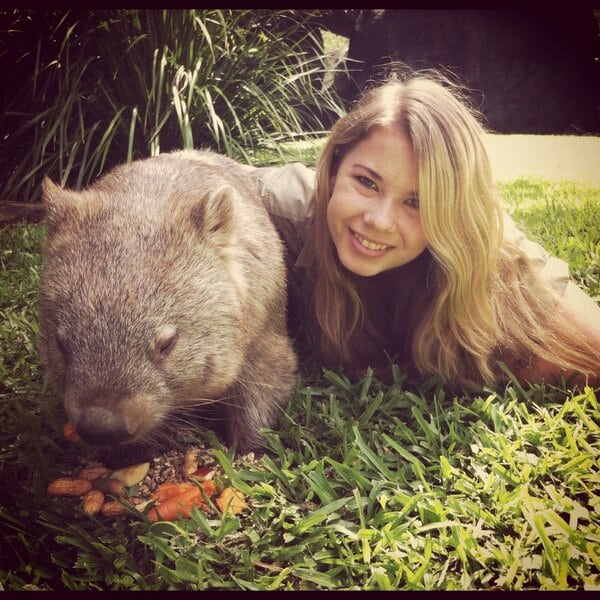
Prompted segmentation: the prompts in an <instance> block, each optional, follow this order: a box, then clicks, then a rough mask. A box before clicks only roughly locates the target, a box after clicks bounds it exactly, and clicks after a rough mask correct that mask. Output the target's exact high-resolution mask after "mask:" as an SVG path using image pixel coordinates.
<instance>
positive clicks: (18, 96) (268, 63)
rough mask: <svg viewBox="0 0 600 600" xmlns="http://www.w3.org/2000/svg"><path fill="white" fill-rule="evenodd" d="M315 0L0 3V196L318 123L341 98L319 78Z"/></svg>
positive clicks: (265, 141)
mask: <svg viewBox="0 0 600 600" xmlns="http://www.w3.org/2000/svg"><path fill="white" fill-rule="evenodd" d="M315 12H316V11H296V10H276V11H273V10H267V9H256V10H255V9H252V10H232V9H205V10H191V9H190V10H187V9H186V10H167V9H164V10H140V9H135V10H134V9H131V10H85V11H84V10H71V11H61V10H57V9H46V10H33V11H31V10H30V11H20V10H16V9H15V10H12V11H11V10H4V11H2V12H1V13H0V17H1V18H2V21H3V24H4V26H3V27H2V29H1V30H0V36H2V38H3V41H5V42H6V47H7V48H8V49H7V50H6V51H5V52H4V53H3V54H0V61H1V64H2V65H3V66H5V67H6V77H7V78H8V80H9V82H10V83H11V86H9V87H10V90H11V91H10V94H9V93H7V92H6V91H5V92H4V102H5V106H6V110H5V112H4V114H3V115H2V116H1V117H0V129H1V130H2V131H3V133H4V135H3V138H2V140H1V141H0V144H1V145H0V151H1V153H2V156H3V157H4V158H3V166H2V168H1V169H0V193H1V195H2V198H3V199H5V200H6V199H8V200H29V199H35V198H37V196H38V195H39V185H40V182H41V179H42V176H43V175H49V176H51V177H52V178H54V179H55V180H58V181H60V183H61V184H69V185H72V186H82V185H85V184H87V183H88V182H89V181H90V180H91V179H93V178H94V177H96V176H98V175H99V174H100V173H101V172H102V171H103V170H105V169H106V168H108V167H110V166H113V165H115V164H117V163H120V162H123V161H125V160H132V159H135V158H140V157H143V156H149V155H156V154H158V153H159V152H165V151H169V150H173V149H175V148H192V147H196V148H199V147H210V148H212V149H214V150H217V151H220V152H225V153H227V154H229V155H231V156H234V157H238V158H240V157H244V158H248V157H249V155H248V150H249V149H250V150H251V149H253V148H255V147H257V146H260V145H261V144H262V145H267V146H268V145H271V146H272V145H273V144H276V143H277V142H281V141H285V140H289V139H296V138H299V137H304V136H305V134H304V132H305V131H309V132H312V133H313V134H314V133H322V132H323V131H324V130H325V129H328V128H329V126H330V125H331V123H332V121H333V120H334V119H335V117H336V116H339V115H340V114H341V111H342V108H341V106H340V104H339V103H338V101H337V97H336V95H335V92H334V91H333V88H332V87H331V86H328V87H327V86H324V85H322V79H323V76H324V74H325V72H326V71H327V70H329V71H330V70H331V69H330V68H329V67H327V65H326V56H325V54H324V52H323V44H322V40H321V37H320V34H319V31H318V29H317V28H316V26H315V25H314V16H315Z"/></svg>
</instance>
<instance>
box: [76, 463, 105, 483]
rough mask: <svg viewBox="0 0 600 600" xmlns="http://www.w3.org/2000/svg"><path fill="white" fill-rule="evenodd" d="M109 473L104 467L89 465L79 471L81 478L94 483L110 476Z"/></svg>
mask: <svg viewBox="0 0 600 600" xmlns="http://www.w3.org/2000/svg"><path fill="white" fill-rule="evenodd" d="M108 473H110V471H109V469H107V468H106V467H105V466H104V465H89V466H87V467H84V468H83V469H81V471H79V478H80V479H87V480H89V481H94V480H96V479H100V477H104V476H105V475H108Z"/></svg>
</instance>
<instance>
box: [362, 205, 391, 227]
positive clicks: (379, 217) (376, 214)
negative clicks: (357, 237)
mask: <svg viewBox="0 0 600 600" xmlns="http://www.w3.org/2000/svg"><path fill="white" fill-rule="evenodd" d="M363 220H364V222H365V223H366V224H367V225H368V226H369V227H373V229H377V230H379V231H394V230H395V229H396V215H395V213H394V211H393V209H392V207H391V206H390V204H389V203H387V202H382V203H380V204H378V205H377V206H373V207H371V208H369V209H368V210H366V211H365V212H364V214H363Z"/></svg>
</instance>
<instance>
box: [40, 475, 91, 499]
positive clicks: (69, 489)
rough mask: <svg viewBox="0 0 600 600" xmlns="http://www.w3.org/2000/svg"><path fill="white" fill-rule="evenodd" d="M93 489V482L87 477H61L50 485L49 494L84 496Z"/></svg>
mask: <svg viewBox="0 0 600 600" xmlns="http://www.w3.org/2000/svg"><path fill="white" fill-rule="evenodd" d="M91 489H92V482H91V481H88V480H87V479H70V478H68V477H61V478H59V479H55V480H54V481H51V482H50V484H49V485H48V495H49V496H72V497H75V498H78V497H79V496H84V495H85V494H87V493H88V492H89V491H90V490H91Z"/></svg>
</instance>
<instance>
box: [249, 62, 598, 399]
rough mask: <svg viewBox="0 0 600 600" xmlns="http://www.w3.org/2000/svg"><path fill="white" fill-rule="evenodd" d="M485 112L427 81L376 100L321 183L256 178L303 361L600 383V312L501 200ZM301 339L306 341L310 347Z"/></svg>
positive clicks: (490, 379) (470, 381) (411, 80)
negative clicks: (280, 243)
mask: <svg viewBox="0 0 600 600" xmlns="http://www.w3.org/2000/svg"><path fill="white" fill-rule="evenodd" d="M483 135H484V130H483V128H482V126H481V124H480V123H479V121H478V119H477V117H476V116H475V113H474V111H472V110H471V109H470V108H469V107H468V104H467V102H466V100H464V99H463V98H462V96H461V95H460V92H459V91H457V89H456V88H455V87H453V86H452V85H451V84H450V83H449V82H448V81H446V80H442V79H441V78H440V77H432V76H431V75H427V76H425V75H419V74H415V75H412V76H410V77H408V78H406V79H405V80H404V81H401V80H399V79H396V80H390V81H389V82H387V83H385V84H383V85H380V86H379V87H377V88H374V89H372V90H370V91H369V92H367V93H366V94H365V95H364V97H363V98H362V99H361V100H360V101H359V102H358V103H357V104H356V106H355V107H354V108H353V110H351V112H350V113H349V114H348V115H346V116H345V117H343V118H341V119H340V120H339V121H338V122H337V123H336V124H335V126H334V127H333V130H332V132H331V135H330V136H329V139H328V141H327V143H326V145H325V147H324V149H323V151H322V154H321V156H320V158H319V160H318V163H317V168H316V174H315V173H314V172H313V171H311V170H310V169H307V168H306V167H304V166H303V165H300V164H291V165H287V166H284V167H281V168H262V169H256V170H255V171H253V174H254V176H256V177H257V178H258V180H259V185H260V188H261V191H262V196H263V199H264V202H265V204H266V206H267V208H268V209H269V211H270V213H271V216H272V218H273V221H274V222H275V224H276V226H277V227H278V229H279V232H280V234H281V236H282V238H283V239H284V240H285V242H286V246H287V250H288V265H289V267H290V292H291V293H290V308H289V310H290V325H291V329H292V333H293V334H294V335H295V336H296V338H297V340H298V344H299V350H300V353H301V355H306V354H307V353H308V352H309V351H313V352H312V354H313V356H314V355H315V352H314V351H315V350H316V351H317V352H316V356H318V357H319V360H321V361H322V362H323V363H324V364H329V365H330V366H333V367H343V368H345V369H346V370H348V371H350V372H359V371H360V370H362V369H364V368H366V367H367V366H373V367H378V366H385V365H387V364H388V361H389V360H390V359H392V360H394V361H396V362H398V363H400V364H402V365H403V366H404V367H406V368H412V369H414V370H415V371H416V372H417V373H419V374H421V375H431V374H437V375H439V376H440V377H441V379H442V380H443V381H444V382H446V383H448V384H451V385H457V386H460V387H463V388H481V386H482V385H484V384H493V383H498V382H502V381H504V380H506V379H507V377H508V376H507V374H506V371H505V369H504V368H503V367H502V364H504V365H506V367H508V369H509V370H510V371H511V372H512V373H514V374H516V375H517V376H518V377H519V378H521V379H522V380H528V381H531V382H534V381H536V382H539V381H544V382H548V383H558V382H559V381H560V380H561V378H563V377H564V378H565V379H567V380H569V381H570V383H577V384H585V383H586V382H588V383H589V384H591V385H599V384H600V377H599V376H600V307H599V306H598V305H597V304H596V302H595V301H594V300H593V299H591V298H590V297H588V296H587V295H586V294H585V293H584V292H583V291H582V290H581V289H580V288H579V287H577V285H576V284H575V283H574V282H572V281H571V280H570V279H569V274H568V267H567V265H566V263H564V262H563V261H560V260H558V259H556V258H554V257H550V256H549V255H548V253H547V252H545V251H544V250H543V248H541V247H540V246H539V245H537V244H535V243H533V242H531V241H529V240H528V239H527V238H526V237H525V236H524V234H523V233H521V232H520V231H519V230H518V229H517V228H516V227H515V225H514V223H513V222H512V221H511V219H510V218H509V217H508V215H506V214H504V213H503V211H502V208H501V205H500V201H499V196H498V192H497V190H496V187H495V185H494V179H493V175H492V171H491V168H490V163H489V159H488V156H487V153H486V150H485V147H484V144H483ZM301 340H304V343H302V342H301Z"/></svg>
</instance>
